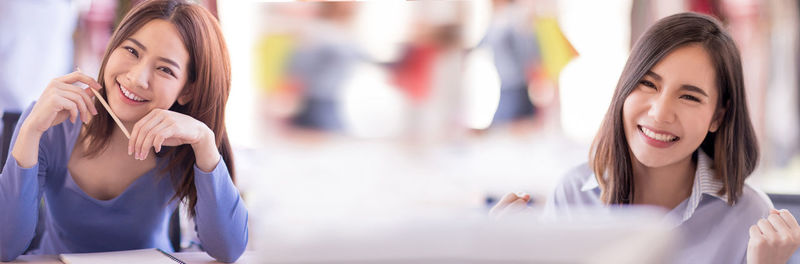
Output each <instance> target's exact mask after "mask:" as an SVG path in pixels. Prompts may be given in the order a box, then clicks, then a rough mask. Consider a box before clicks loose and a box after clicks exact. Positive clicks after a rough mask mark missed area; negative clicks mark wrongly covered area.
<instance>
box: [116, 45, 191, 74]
mask: <svg viewBox="0 0 800 264" xmlns="http://www.w3.org/2000/svg"><path fill="white" fill-rule="evenodd" d="M128 40H130V41H131V42H133V44H136V46H139V48H140V49H142V50H143V51H147V47H145V46H144V45H142V43H141V42H139V41H138V40H136V39H134V38H128ZM158 60H160V61H163V62H166V63H168V64H170V65H172V66H175V67H176V68H178V70H180V69H181V66H180V65H178V63H177V62H175V61H173V60H170V59H167V58H164V57H158Z"/></svg>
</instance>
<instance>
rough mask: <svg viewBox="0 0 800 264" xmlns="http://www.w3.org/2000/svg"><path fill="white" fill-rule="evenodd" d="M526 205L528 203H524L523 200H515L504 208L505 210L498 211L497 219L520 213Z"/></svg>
mask: <svg viewBox="0 0 800 264" xmlns="http://www.w3.org/2000/svg"><path fill="white" fill-rule="evenodd" d="M527 204H528V203H527V202H525V201H524V200H522V199H517V200H516V201H514V202H513V203H511V204H509V205H508V206H506V208H504V209H503V211H500V212H499V214H498V217H504V216H506V215H510V214H515V213H518V212H521V211H522V210H524V209H525V207H526V206H527Z"/></svg>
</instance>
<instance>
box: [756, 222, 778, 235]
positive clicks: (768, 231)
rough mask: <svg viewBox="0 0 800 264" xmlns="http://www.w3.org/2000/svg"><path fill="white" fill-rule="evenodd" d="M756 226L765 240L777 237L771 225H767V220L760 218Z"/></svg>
mask: <svg viewBox="0 0 800 264" xmlns="http://www.w3.org/2000/svg"><path fill="white" fill-rule="evenodd" d="M756 224H757V225H758V229H760V230H761V233H762V234H764V237H766V238H767V239H774V238H776V237H777V234H776V231H775V228H774V227H772V224H770V223H769V220H767V219H764V218H761V219H759V220H758V222H757V223H756Z"/></svg>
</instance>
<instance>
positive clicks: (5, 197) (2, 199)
mask: <svg viewBox="0 0 800 264" xmlns="http://www.w3.org/2000/svg"><path fill="white" fill-rule="evenodd" d="M32 108H33V105H31V107H29V108H28V109H27V110H26V111H25V112H24V113H23V114H22V116H21V117H20V120H19V122H18V123H17V127H16V128H15V129H14V136H13V137H12V138H11V147H10V148H9V151H11V150H12V149H14V144H15V141H16V139H17V135H18V133H19V129H20V127H21V126H22V123H23V121H24V120H25V118H27V117H28V115H29V114H30V112H31V109H32ZM42 138H45V137H44V135H43V136H42ZM47 154H48V153H47V151H46V148H45V147H44V144H39V161H38V162H37V163H36V164H35V165H34V166H33V167H31V168H22V167H20V166H19V164H18V163H17V160H16V159H15V158H14V157H13V156H12V155H10V154H9V155H8V158H7V159H6V164H5V166H4V168H3V170H2V173H0V212H2V213H0V261H11V260H14V259H16V258H17V257H18V256H19V255H21V254H22V253H24V252H25V250H26V249H27V248H28V246H29V245H30V243H31V241H32V240H33V237H34V235H35V233H36V223H37V221H38V217H39V200H40V199H41V197H42V190H44V183H45V173H46V170H47V163H46V160H47V156H48V155H47Z"/></svg>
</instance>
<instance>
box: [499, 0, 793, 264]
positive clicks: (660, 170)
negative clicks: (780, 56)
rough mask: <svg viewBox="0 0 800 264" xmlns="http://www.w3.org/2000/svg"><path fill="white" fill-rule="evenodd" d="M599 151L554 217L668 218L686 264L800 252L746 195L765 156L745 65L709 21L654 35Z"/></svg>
mask: <svg viewBox="0 0 800 264" xmlns="http://www.w3.org/2000/svg"><path fill="white" fill-rule="evenodd" d="M591 150H592V151H591V153H590V157H589V163H588V164H584V165H582V166H579V167H577V168H575V169H573V170H572V171H570V172H569V173H568V175H567V176H566V177H564V178H563V179H562V180H561V182H560V183H559V184H558V185H557V187H556V189H555V191H554V192H553V195H552V196H551V197H550V198H549V199H548V200H547V205H546V209H545V210H548V211H552V210H555V211H569V210H576V209H577V208H580V207H587V206H588V207H596V206H619V205H649V206H657V207H661V208H664V209H666V210H668V213H667V215H668V217H671V218H673V219H676V220H677V221H675V223H676V224H677V226H676V227H675V228H676V230H677V231H678V232H679V233H681V234H682V235H683V239H682V240H681V243H680V245H679V246H678V247H679V249H678V254H676V255H675V256H674V259H672V260H670V261H674V262H677V263H745V262H748V263H781V262H784V263H785V262H786V260H788V258H789V257H790V256H791V254H792V253H793V252H794V250H795V249H796V248H797V246H798V242H800V239H798V238H800V231H799V230H800V227H798V224H797V222H796V221H795V219H794V217H793V216H792V215H791V214H789V213H788V211H775V210H774V209H772V203H771V201H770V200H769V198H768V197H767V196H766V195H765V194H764V193H763V192H761V191H759V190H757V189H755V188H753V187H751V186H749V185H748V184H746V183H745V178H747V177H748V176H749V175H750V173H752V172H753V170H754V169H755V167H756V164H757V161H758V155H759V151H758V144H757V142H756V137H755V133H754V131H753V127H752V124H751V121H750V116H749V113H748V110H747V102H746V96H745V89H744V82H743V74H742V66H741V60H740V56H739V51H738V49H737V48H736V45H735V44H734V41H733V39H732V38H731V37H730V35H729V34H728V33H727V32H725V30H724V29H723V27H722V26H721V25H720V24H719V22H718V21H716V20H715V19H713V18H711V17H708V16H705V15H700V14H695V13H682V14H676V15H672V16H669V17H666V18H664V19H662V20H660V21H658V22H657V23H656V24H655V25H653V26H652V27H651V28H650V29H648V31H647V32H646V33H645V34H644V35H643V36H642V37H641V38H640V39H639V41H638V42H637V43H636V45H635V46H634V48H633V50H632V52H631V55H630V57H629V58H628V61H627V63H626V65H625V68H624V70H623V72H622V76H621V77H620V80H619V82H618V84H617V89H616V90H615V92H614V96H613V98H612V101H611V105H610V107H609V109H608V111H607V113H606V116H605V119H604V121H603V123H602V125H601V127H600V130H599V131H598V134H597V136H596V137H595V140H594V143H593V144H592V148H591ZM528 198H529V196H528V195H521V196H517V195H515V194H509V195H506V197H504V198H503V200H502V201H501V202H500V203H498V205H497V206H495V208H493V212H494V213H504V212H509V211H514V210H520V208H524V207H525V203H526V202H527V200H528ZM748 230H749V233H748ZM781 238H783V239H781Z"/></svg>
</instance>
